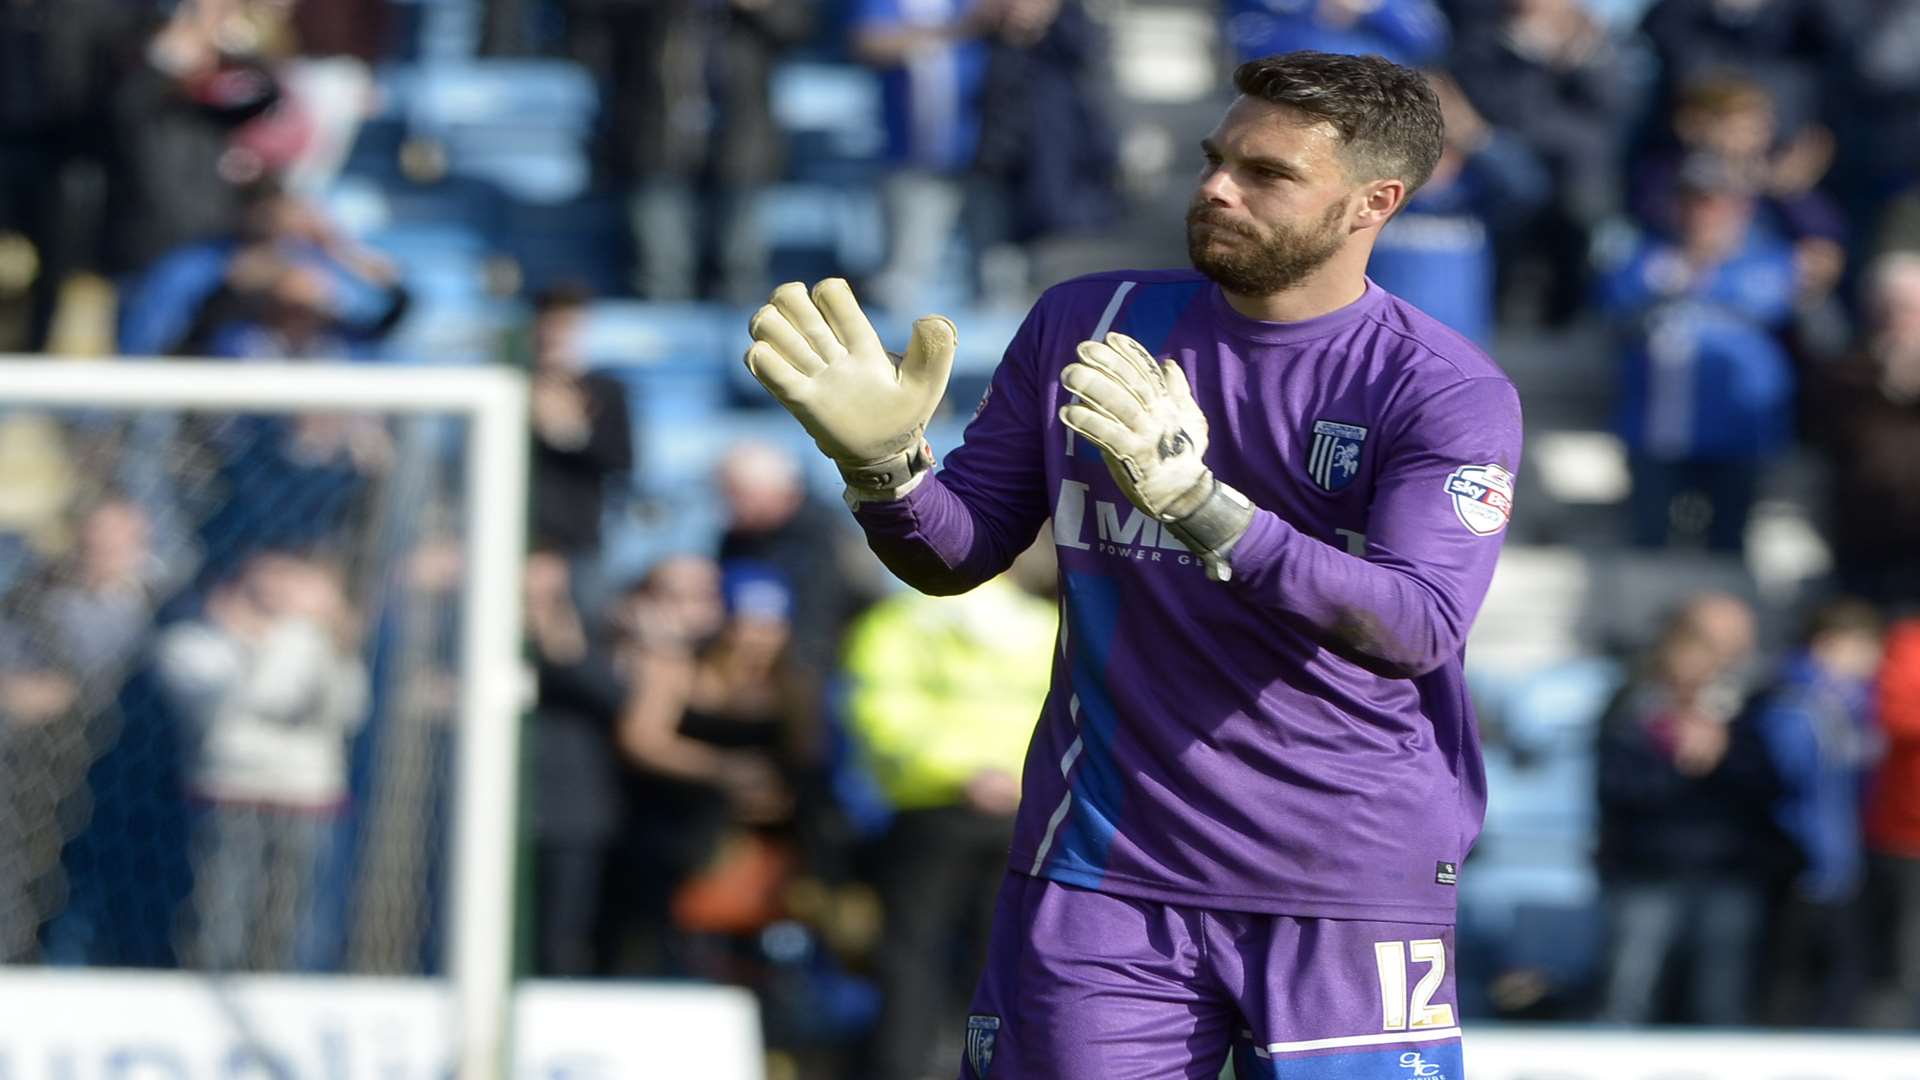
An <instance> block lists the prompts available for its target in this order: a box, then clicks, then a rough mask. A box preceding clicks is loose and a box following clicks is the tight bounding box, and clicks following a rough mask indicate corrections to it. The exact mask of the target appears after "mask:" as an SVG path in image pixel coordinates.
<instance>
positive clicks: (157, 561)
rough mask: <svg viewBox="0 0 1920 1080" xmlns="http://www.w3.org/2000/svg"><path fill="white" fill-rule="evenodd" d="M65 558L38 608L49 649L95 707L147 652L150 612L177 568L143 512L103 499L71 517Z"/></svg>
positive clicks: (175, 576) (134, 505)
mask: <svg viewBox="0 0 1920 1080" xmlns="http://www.w3.org/2000/svg"><path fill="white" fill-rule="evenodd" d="M76 520H77V521H78V529H77V530H76V533H77V535H76V536H75V537H74V549H73V552H72V554H71V556H70V557H69V558H68V559H67V560H65V562H64V563H63V564H62V565H61V566H60V567H58V568H57V569H56V570H55V572H54V573H53V575H52V577H51V579H50V581H49V584H48V588H47V591H46V594H45V596H44V598H43V599H42V601H41V604H40V607H41V610H42V611H44V613H45V616H46V619H47V625H48V630H49V632H50V634H51V636H52V641H51V645H52V646H53V648H54V649H55V650H56V651H57V653H58V654H59V655H60V656H62V657H64V658H65V665H66V667H67V669H68V670H70V671H72V672H73V673H74V675H75V677H76V678H77V679H78V680H79V682H80V686H81V688H82V697H83V698H84V699H85V700H86V702H87V703H88V704H89V705H90V706H91V707H92V708H95V709H97V708H100V707H102V706H104V705H105V704H106V703H107V702H109V701H111V700H112V699H113V696H114V695H115V694H117V693H118V692H119V689H120V683H121V681H122V680H123V679H124V678H125V677H126V676H127V674H128V672H129V671H130V670H131V669H132V668H133V665H134V662H135V660H136V658H137V657H138V656H139V655H140V653H141V652H142V651H144V649H145V647H146V638H147V634H148V631H149V630H150V629H151V628H152V625H153V616H154V612H155V611H156V610H157V609H158V607H159V605H160V602H161V601H162V600H164V599H165V598H166V596H167V594H168V592H169V591H170V590H171V589H172V587H173V586H175V585H178V584H179V583H180V580H179V579H180V572H181V570H182V567H180V566H178V565H176V564H175V563H174V562H172V561H170V560H168V559H167V558H166V557H165V556H164V555H162V554H161V553H160V552H159V551H158V550H156V548H155V546H154V543H153V535H152V533H153V526H152V522H151V521H150V520H149V519H148V517H147V513H146V511H145V510H143V509H141V508H140V506H139V504H137V503H135V502H133V501H132V500H130V499H126V498H124V497H120V496H116V495H108V496H105V497H103V498H100V499H98V500H96V501H95V502H93V503H92V504H91V505H90V506H88V507H86V508H84V509H83V510H81V511H80V513H78V514H77V515H76Z"/></svg>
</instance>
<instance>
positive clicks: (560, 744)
mask: <svg viewBox="0 0 1920 1080" xmlns="http://www.w3.org/2000/svg"><path fill="white" fill-rule="evenodd" d="M526 603H527V637H528V639H529V642H530V644H531V645H532V652H533V664H534V676H535V680H536V687H537V690H536V698H535V704H534V711H533V740H532V755H533V762H532V770H531V776H532V783H533V792H532V800H531V808H532V817H533V822H532V828H533V875H534V886H533V888H534V935H533V937H534V948H533V952H534V958H533V964H534V970H535V972H536V973H537V974H540V975H546V976H565V975H595V974H603V973H604V972H605V962H606V957H607V955H608V954H607V952H606V948H607V933H608V930H609V925H608V923H607V922H606V921H605V919H604V915H603V908H602V898H603V896H604V895H605V885H606V880H605V873H606V870H607V865H608V859H609V857H610V853H611V851H612V848H613V842H614V839H615V836H616V834H617V832H618V830H619V828H620V826H621V823H622V821H623V818H624V809H623V807H622V804H621V792H620V785H621V779H622V770H621V768H620V757H619V753H618V751H617V750H616V748H615V743H614V738H613V732H614V727H615V725H616V724H617V723H618V722H619V717H620V710H621V708H622V706H623V704H624V702H625V700H626V698H627V690H626V687H625V685H624V684H623V682H622V680H621V679H620V677H619V675H618V674H617V673H616V671H615V669H614V665H613V662H612V657H611V655H610V654H609V652H608V651H607V649H606V647H605V643H604V642H603V641H601V640H599V638H598V635H596V634H595V633H593V632H592V628H591V627H590V626H589V625H588V623H587V622H586V620H584V619H582V618H581V617H580V612H579V611H578V610H577V609H576V608H575V607H574V603H573V596H572V592H571V589H570V588H569V583H568V580H567V561H566V559H565V558H564V557H562V556H560V555H559V554H557V553H554V552H546V551H536V552H534V553H533V554H532V555H531V556H529V557H528V559H527V572H526Z"/></svg>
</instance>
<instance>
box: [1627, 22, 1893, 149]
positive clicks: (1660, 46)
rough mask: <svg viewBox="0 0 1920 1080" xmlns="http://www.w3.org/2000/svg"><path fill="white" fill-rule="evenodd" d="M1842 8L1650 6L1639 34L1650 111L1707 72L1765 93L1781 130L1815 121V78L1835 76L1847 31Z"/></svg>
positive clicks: (1818, 87) (1667, 107) (1850, 29)
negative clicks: (1653, 70) (1752, 83)
mask: <svg viewBox="0 0 1920 1080" xmlns="http://www.w3.org/2000/svg"><path fill="white" fill-rule="evenodd" d="M1852 7H1853V5H1850V4H1835V3H1831V2H1829V0H1658V2H1657V3H1655V4H1654V5H1653V6H1652V7H1651V8H1650V9H1649V10H1648V11H1647V13H1646V16H1645V18H1643V19H1642V20H1641V23H1640V30H1641V33H1642V34H1644V35H1645V36H1646V38H1647V41H1648V42H1649V43H1650V44H1651V45H1652V46H1653V50H1654V54H1655V55H1656V57H1657V58H1658V59H1659V61H1660V74H1659V87H1658V89H1657V91H1656V93H1655V107H1656V109H1657V112H1658V113H1659V114H1661V115H1665V114H1667V113H1669V112H1670V111H1671V108H1672V103H1673V101H1674V99H1675V98H1676V96H1677V95H1678V93H1679V91H1680V88H1681V87H1683V86H1686V85H1687V84H1688V83H1690V82H1692V81H1694V80H1695V79H1697V78H1699V77H1700V76H1701V75H1703V74H1705V73H1708V72H1713V71H1729V70H1731V71H1739V72H1744V73H1746V74H1749V75H1751V76H1753V77H1754V78H1756V79H1758V80H1759V81H1760V82H1761V83H1762V84H1763V85H1765V86H1766V88H1767V91H1768V93H1769V94H1771V95H1772V97H1773V99H1774V102H1775V105H1776V107H1777V109H1778V110H1779V123H1780V127H1781V129H1782V130H1784V131H1797V130H1799V129H1800V127H1801V125H1803V124H1807V123H1811V122H1813V121H1815V120H1817V119H1819V118H1820V115H1821V112H1822V105H1823V104H1824V101H1823V95H1824V92H1825V90H1826V89H1827V87H1826V86H1825V85H1823V82H1822V80H1823V78H1824V77H1825V76H1826V75H1827V74H1828V73H1829V72H1833V71H1839V70H1842V68H1841V65H1842V64H1843V63H1844V62H1845V60H1844V53H1845V50H1846V48H1847V46H1848V45H1849V44H1850V43H1851V42H1852V40H1853V35H1854V32H1855V27H1854V25H1853V24H1854V18H1853V13H1852V12H1851V10H1849V9H1851V8H1852Z"/></svg>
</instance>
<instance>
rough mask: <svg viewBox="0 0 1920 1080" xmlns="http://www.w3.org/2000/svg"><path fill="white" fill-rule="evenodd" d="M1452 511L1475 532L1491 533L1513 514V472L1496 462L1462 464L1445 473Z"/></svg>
mask: <svg viewBox="0 0 1920 1080" xmlns="http://www.w3.org/2000/svg"><path fill="white" fill-rule="evenodd" d="M1447 494H1448V495H1450V496H1452V497H1453V512H1454V513H1455V514H1458V515H1459V516H1460V523H1461V524H1463V525H1465V526H1466V527H1467V528H1468V529H1470V530H1472V532H1473V534H1474V535H1475V536H1492V535H1493V534H1494V533H1497V532H1499V531H1500V530H1501V529H1504V528H1506V527H1507V520H1508V519H1509V518H1511V517H1513V474H1512V473H1510V472H1508V471H1507V470H1505V469H1503V468H1501V467H1500V466H1498V465H1491V464H1489V465H1462V466H1460V467H1459V468H1457V469H1455V470H1453V475H1452V476H1449V477H1447Z"/></svg>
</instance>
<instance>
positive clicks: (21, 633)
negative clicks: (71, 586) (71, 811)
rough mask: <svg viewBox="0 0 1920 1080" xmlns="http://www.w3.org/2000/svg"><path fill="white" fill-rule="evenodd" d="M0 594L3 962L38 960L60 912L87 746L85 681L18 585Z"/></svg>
mask: <svg viewBox="0 0 1920 1080" xmlns="http://www.w3.org/2000/svg"><path fill="white" fill-rule="evenodd" d="M0 599H4V602H5V604H4V606H5V610H7V611H8V612H9V614H10V617H9V618H6V619H4V620H0V962H4V963H9V964H17V963H30V962H32V961H34V960H35V959H37V958H38V956H39V935H40V928H41V926H42V925H43V924H45V923H46V922H47V920H48V919H49V918H51V917H52V916H53V915H54V914H55V913H56V912H57V910H58V909H57V908H55V907H53V906H52V904H51V901H52V900H53V899H54V897H55V896H57V895H58V893H59V889H58V882H59V872H60V847H61V844H62V842H63V841H64V840H65V839H66V835H65V829H64V828H63V821H62V818H63V815H62V813H61V810H62V807H63V805H65V803H66V801H67V799H68V798H69V797H70V796H71V795H72V794H73V793H74V789H75V788H76V787H77V786H78V784H79V783H80V780H81V777H82V776H83V775H84V774H85V771H86V768H87V765H88V764H89V763H90V759H91V757H92V754H91V753H89V750H90V747H89V745H88V743H87V739H86V735H85V732H84V725H82V724H79V723H76V721H77V720H78V719H79V717H77V716H76V715H75V707H76V705H77V703H78V702H79V701H80V698H81V694H82V693H83V689H84V688H83V687H82V685H81V683H80V680H79V678H78V677H77V676H76V675H75V673H74V672H73V671H71V670H70V669H68V668H67V667H66V666H65V665H63V664H62V663H61V660H60V657H59V654H58V649H57V645H56V643H55V642H54V641H53V640H51V636H50V635H49V634H48V633H47V631H46V627H45V625H44V622H43V619H39V618H34V617H32V615H34V614H41V615H44V613H43V612H33V611H32V609H33V608H34V607H35V606H36V604H35V601H34V599H33V597H31V596H30V595H26V594H24V593H23V592H22V591H20V590H15V591H13V592H10V593H6V594H0ZM23 609H26V610H24V611H23Z"/></svg>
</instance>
